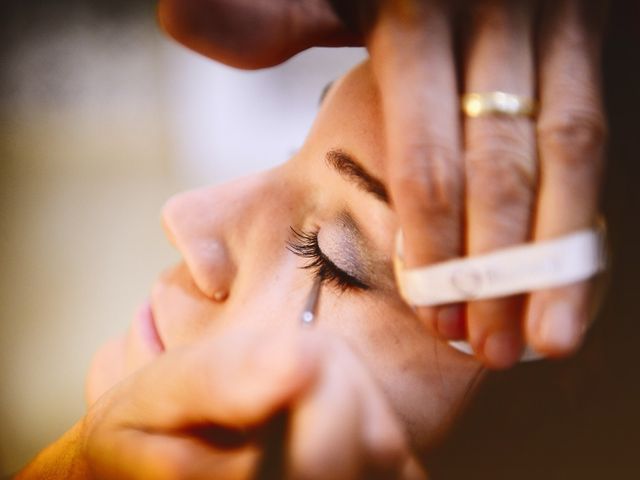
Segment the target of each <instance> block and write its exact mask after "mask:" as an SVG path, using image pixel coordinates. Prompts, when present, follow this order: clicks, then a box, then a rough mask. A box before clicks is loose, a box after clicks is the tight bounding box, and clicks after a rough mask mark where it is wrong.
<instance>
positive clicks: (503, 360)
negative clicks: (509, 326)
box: [483, 332, 522, 370]
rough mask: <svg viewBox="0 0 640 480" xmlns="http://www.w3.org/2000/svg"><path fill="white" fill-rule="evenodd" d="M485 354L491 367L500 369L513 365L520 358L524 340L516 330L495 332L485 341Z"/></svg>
mask: <svg viewBox="0 0 640 480" xmlns="http://www.w3.org/2000/svg"><path fill="white" fill-rule="evenodd" d="M483 354H484V357H485V359H486V361H487V362H488V363H489V366H490V367H491V368H495V369H498V370H501V369H505V368H509V367H511V366H512V365H513V364H514V363H516V362H517V361H518V360H519V359H520V355H521V354H522V340H521V339H520V335H519V334H516V333H514V332H495V333H492V334H490V335H489V336H488V337H487V339H486V340H485V343H484V349H483Z"/></svg>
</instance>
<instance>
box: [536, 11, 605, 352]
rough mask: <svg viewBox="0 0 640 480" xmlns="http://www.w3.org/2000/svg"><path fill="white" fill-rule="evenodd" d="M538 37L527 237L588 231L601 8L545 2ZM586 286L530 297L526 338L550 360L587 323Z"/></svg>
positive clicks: (594, 180) (593, 197)
mask: <svg viewBox="0 0 640 480" xmlns="http://www.w3.org/2000/svg"><path fill="white" fill-rule="evenodd" d="M547 7H548V8H547V10H546V11H545V14H544V17H543V23H542V25H543V27H542V31H541V32H540V45H539V51H540V60H539V64H540V67H539V69H540V79H539V83H540V102H541V109H540V117H539V121H538V145H539V149H540V161H541V169H542V176H541V179H540V194H539V201H538V206H537V218H536V223H535V232H534V236H535V239H536V240H543V239H548V238H552V237H556V236H559V235H563V234H567V233H569V232H572V231H574V230H577V229H580V228H584V227H592V226H593V225H594V223H595V218H596V214H597V211H598V194H599V187H600V177H601V172H602V167H603V163H604V143H605V137H606V124H605V119H604V113H603V107H602V98H601V80H600V53H601V30H602V23H603V19H604V18H605V14H604V13H605V12H604V8H603V7H604V3H603V2H581V1H577V0H562V1H558V2H548V5H547ZM590 297H591V295H590V283H588V282H583V283H581V284H576V285H571V286H567V287H563V288H556V289H550V290H544V291H540V292H536V293H534V294H532V295H531V298H530V304H529V307H528V312H527V318H526V334H527V339H528V341H529V342H530V343H531V345H532V346H533V347H534V348H535V349H536V350H538V351H540V352H542V353H545V354H547V355H550V356H562V355H567V354H569V353H571V352H573V351H574V350H575V349H576V348H577V347H578V346H579V344H580V342H581V339H582V336H583V332H584V330H585V328H586V325H587V322H588V319H589V298H590Z"/></svg>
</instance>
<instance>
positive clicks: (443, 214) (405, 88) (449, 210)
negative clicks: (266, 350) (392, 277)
mask: <svg viewBox="0 0 640 480" xmlns="http://www.w3.org/2000/svg"><path fill="white" fill-rule="evenodd" d="M451 36H452V35H451V26H450V19H449V14H448V12H447V11H446V10H445V9H444V7H443V6H442V5H441V2H419V1H413V2H393V1H387V2H382V7H381V10H380V12H379V14H378V19H377V23H376V24H375V25H374V27H373V29H372V31H371V33H370V35H369V37H368V39H367V46H368V48H369V52H370V54H371V64H372V67H373V70H374V75H375V77H376V79H377V82H378V85H379V88H380V91H381V94H382V106H383V112H384V127H385V136H386V142H387V143H386V145H387V157H388V164H387V165H388V167H387V178H388V183H389V187H390V193H391V198H392V201H393V203H394V205H395V208H396V212H397V214H398V217H399V220H400V226H401V228H402V231H403V234H404V242H405V245H404V256H405V260H406V263H407V264H408V266H418V265H426V264H430V263H435V262H440V261H443V260H446V259H448V258H451V257H455V256H458V255H459V254H460V252H461V211H462V190H463V173H462V162H461V159H460V135H459V131H460V126H459V123H460V122H459V111H458V105H459V103H458V95H457V88H456V84H457V82H456V74H455V64H454V58H453V46H452V38H451ZM418 315H419V316H420V317H421V319H422V320H423V321H424V322H425V324H426V325H427V326H428V327H429V328H430V329H431V330H432V331H433V332H436V333H439V334H441V335H442V336H444V337H447V338H457V337H461V336H463V335H464V322H463V317H462V310H461V309H460V307H456V306H448V307H442V308H420V309H418Z"/></svg>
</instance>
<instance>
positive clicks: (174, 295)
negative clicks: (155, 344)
mask: <svg viewBox="0 0 640 480" xmlns="http://www.w3.org/2000/svg"><path fill="white" fill-rule="evenodd" d="M151 304H152V310H153V316H154V320H155V324H156V328H157V330H158V334H159V336H160V339H161V340H162V343H163V345H164V347H165V348H166V349H167V350H168V349H172V348H175V347H179V346H183V345H188V344H190V343H193V342H194V341H195V340H197V339H198V338H201V337H202V335H203V333H204V331H205V330H206V329H207V328H209V327H210V325H211V324H212V323H213V322H212V320H213V319H214V318H215V317H216V316H218V313H219V310H220V309H221V304H218V303H216V302H214V301H212V300H211V299H209V298H207V297H205V296H204V295H203V294H202V292H201V291H200V290H199V289H198V288H197V287H196V285H195V283H194V282H193V280H192V278H191V276H190V274H189V272H188V270H187V268H186V266H185V265H184V264H181V265H179V266H177V267H175V268H173V269H171V270H168V271H167V272H165V273H164V274H163V275H162V276H161V278H160V279H159V280H158V282H157V283H156V284H155V285H154V287H153V289H152V293H151Z"/></svg>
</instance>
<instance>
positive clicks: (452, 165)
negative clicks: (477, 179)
mask: <svg viewBox="0 0 640 480" xmlns="http://www.w3.org/2000/svg"><path fill="white" fill-rule="evenodd" d="M399 160H400V161H399V162H397V164H396V165H394V168H393V169H392V172H391V178H390V183H391V188H392V190H393V191H394V192H395V197H396V200H397V201H398V203H402V204H403V205H406V206H407V207H409V208H418V209H420V212H421V213H426V214H431V215H439V214H443V215H450V214H451V213H453V212H455V211H456V209H457V208H458V205H459V203H460V196H461V192H462V176H463V175H462V172H461V168H460V162H459V159H458V155H457V154H456V153H455V151H454V149H453V148H447V147H440V146H432V145H428V144H414V145H411V146H410V147H408V148H406V149H405V150H404V152H403V154H402V155H401V158H400V159H399Z"/></svg>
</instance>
